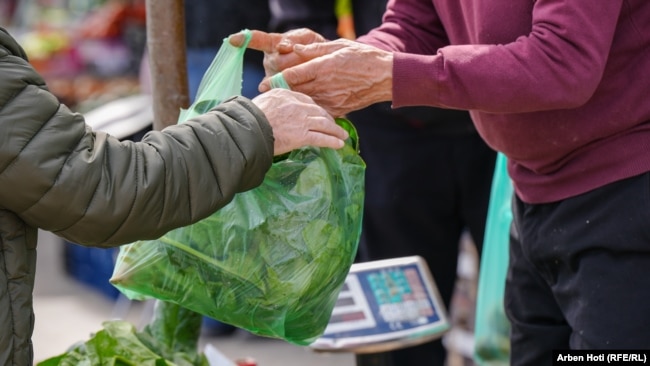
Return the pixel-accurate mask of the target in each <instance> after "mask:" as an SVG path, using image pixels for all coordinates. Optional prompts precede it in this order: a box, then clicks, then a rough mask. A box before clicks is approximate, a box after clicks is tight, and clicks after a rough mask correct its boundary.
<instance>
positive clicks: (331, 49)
mask: <svg viewBox="0 0 650 366" xmlns="http://www.w3.org/2000/svg"><path fill="white" fill-rule="evenodd" d="M230 42H231V44H233V45H236V46H241V45H242V44H243V42H244V35H243V34H241V33H240V34H235V35H232V36H230ZM248 48H251V49H256V50H260V51H263V52H264V53H265V55H264V68H265V70H266V75H267V77H266V78H264V80H262V82H261V83H260V86H259V90H260V92H265V91H267V90H269V89H270V80H269V79H270V76H272V75H274V74H275V73H277V72H282V75H283V77H284V79H285V81H286V82H287V84H288V85H289V87H290V88H291V90H295V91H299V92H301V93H304V94H307V95H309V96H311V97H312V98H313V99H314V101H315V102H316V103H317V104H319V105H320V106H322V107H323V108H325V109H326V110H327V111H328V113H330V114H331V115H333V116H343V115H345V114H347V113H349V112H351V111H354V110H358V109H361V108H364V107H367V106H369V105H371V104H374V103H378V102H385V101H390V100H392V98H393V94H392V87H393V54H392V53H391V52H387V51H383V50H380V49H378V48H375V47H373V46H369V45H364V44H362V43H359V42H355V41H351V40H347V39H338V40H335V41H326V40H325V39H324V38H323V37H322V36H320V35H319V34H317V33H315V32H313V31H311V30H309V29H305V28H302V29H296V30H294V31H289V32H286V33H282V34H280V33H265V32H261V31H252V35H251V39H250V42H249V44H248Z"/></svg>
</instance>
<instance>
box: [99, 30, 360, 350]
mask: <svg viewBox="0 0 650 366" xmlns="http://www.w3.org/2000/svg"><path fill="white" fill-rule="evenodd" d="M249 37H250V36H249ZM244 49H245V46H242V47H241V48H237V47H234V46H232V45H230V44H229V43H228V42H227V40H224V43H223V45H222V46H221V48H220V49H219V51H218V53H217V55H216V56H215V59H214V61H213V63H212V65H211V66H210V68H209V69H208V71H207V72H206V74H205V76H204V78H203V80H202V82H201V85H200V87H199V92H198V94H197V99H196V101H195V102H194V104H193V105H192V106H191V107H190V108H189V110H187V111H183V112H182V113H181V117H180V118H179V120H181V121H184V120H186V119H187V118H190V117H191V116H193V115H195V114H197V113H202V112H203V111H207V110H209V109H210V108H211V107H212V106H215V105H216V104H218V103H219V102H220V100H223V99H226V98H228V97H231V96H233V95H236V94H239V93H240V91H241V77H242V66H241V65H242V62H243V52H244ZM224 90H227V91H228V93H224ZM215 95H221V99H219V98H218V99H215ZM337 123H338V124H339V125H341V126H342V127H344V128H345V129H346V130H347V131H348V132H349V134H350V138H349V139H348V141H346V144H345V146H344V147H343V148H341V149H339V150H333V149H328V148H317V147H305V148H301V149H296V150H294V151H291V152H289V153H287V154H285V155H283V156H281V157H276V158H275V160H274V162H273V164H272V166H271V168H270V170H269V171H268V173H267V174H266V176H265V179H264V181H263V183H262V184H261V185H260V186H259V187H257V188H255V189H252V190H250V191H247V192H243V193H240V194H237V195H236V196H235V197H234V199H233V200H232V201H231V202H230V203H229V204H228V205H226V206H224V207H223V208H222V209H220V210H218V211H217V212H215V213H214V214H212V215H211V216H209V217H207V218H205V219H203V220H201V221H199V222H197V223H195V224H193V225H189V226H186V227H182V228H178V229H175V230H172V231H170V232H168V233H167V234H165V235H164V236H163V237H161V238H159V239H157V240H149V241H138V242H135V243H132V244H129V245H126V246H123V247H122V248H121V249H120V252H119V255H118V258H117V261H116V265H115V269H114V272H113V276H112V278H111V279H110V281H111V283H112V284H113V285H114V286H116V287H117V288H118V289H119V290H120V291H121V292H122V293H124V294H125V295H126V296H127V297H129V298H131V299H145V298H156V299H159V300H162V301H168V302H172V303H176V304H178V305H181V306H183V307H186V308H187V309H189V310H193V311H195V312H197V313H200V314H203V315H206V316H209V317H212V318H214V319H217V320H219V321H221V322H224V323H228V324H231V325H234V326H237V327H240V328H242V329H245V330H248V331H250V332H251V333H254V334H258V335H261V336H266V337H272V338H279V339H283V340H286V341H288V342H291V343H294V344H298V345H307V344H310V343H312V342H313V341H314V340H316V339H317V338H318V337H320V336H321V335H322V334H323V332H324V331H325V328H326V326H327V324H328V322H329V319H330V316H331V312H332V310H333V308H334V305H335V302H336V300H337V297H338V293H339V291H340V289H341V288H342V286H343V283H344V281H345V278H346V276H347V273H348V271H349V269H350V266H351V265H352V263H353V261H354V258H355V255H356V252H357V246H358V243H359V237H360V233H361V219H362V212H363V203H364V174H365V163H364V161H363V160H362V159H361V157H360V156H359V147H358V136H357V133H356V130H355V128H354V126H353V125H352V124H351V123H350V122H349V121H347V120H345V119H337ZM215 189H217V188H216V187H215Z"/></svg>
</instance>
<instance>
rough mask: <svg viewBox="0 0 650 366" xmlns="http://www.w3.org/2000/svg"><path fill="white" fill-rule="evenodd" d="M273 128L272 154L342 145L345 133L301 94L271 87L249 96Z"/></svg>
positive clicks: (330, 117) (335, 147) (339, 146)
mask: <svg viewBox="0 0 650 366" xmlns="http://www.w3.org/2000/svg"><path fill="white" fill-rule="evenodd" d="M253 102H254V103H255V105H257V106H258V107H259V108H260V109H261V110H262V111H263V112H264V114H265V115H266V118H267V119H268V120H269V123H270V124H271V128H272V129H273V137H274V138H275V142H274V151H273V153H274V155H281V154H284V153H286V152H289V151H291V150H294V149H297V148H301V147H304V146H318V147H329V148H333V149H339V148H342V147H343V145H344V144H345V140H346V139H347V138H348V133H347V131H345V130H344V129H343V128H341V127H340V126H338V125H337V124H336V123H335V122H334V118H332V116H331V115H329V114H328V113H327V112H326V111H325V110H324V109H323V108H321V107H319V106H318V105H317V104H315V103H314V101H313V100H312V99H311V98H310V97H308V96H307V95H304V94H302V93H298V92H294V91H291V90H287V89H272V90H270V91H268V92H266V93H263V94H260V95H258V96H256V97H255V98H253Z"/></svg>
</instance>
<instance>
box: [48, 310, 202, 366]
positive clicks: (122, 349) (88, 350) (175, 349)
mask: <svg viewBox="0 0 650 366" xmlns="http://www.w3.org/2000/svg"><path fill="white" fill-rule="evenodd" d="M156 305H157V306H156V311H155V314H154V318H153V320H152V322H151V323H150V324H149V325H147V326H146V327H145V329H144V330H143V331H141V332H138V331H136V329H135V327H134V326H133V325H132V324H130V323H128V322H126V321H122V320H113V321H106V322H104V323H103V324H102V325H103V326H104V328H103V329H102V330H100V331H98V332H97V333H95V334H94V335H92V336H91V338H90V339H89V340H88V341H86V342H83V343H78V344H76V345H74V346H73V347H71V349H70V350H68V351H67V352H65V353H64V354H62V355H59V356H56V357H52V358H49V359H47V360H45V361H42V362H40V363H38V366H91V365H92V366H94V365H110V366H122V365H123V366H131V365H132V366H149V365H150V366H208V361H207V359H206V358H205V356H204V355H202V354H199V353H198V351H197V349H198V339H199V331H200V327H201V315H199V314H196V313H193V312H190V311H188V310H186V309H183V308H182V307H180V306H178V305H176V304H171V303H163V302H157V304H156Z"/></svg>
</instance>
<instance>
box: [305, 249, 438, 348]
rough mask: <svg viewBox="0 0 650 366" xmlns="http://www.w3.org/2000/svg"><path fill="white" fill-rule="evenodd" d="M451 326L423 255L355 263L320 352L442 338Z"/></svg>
mask: <svg viewBox="0 0 650 366" xmlns="http://www.w3.org/2000/svg"><path fill="white" fill-rule="evenodd" d="M449 329H450V323H449V319H448V317H447V312H446V310H445V308H444V304H443V303H442V300H441V299H440V294H439V293H438V287H437V286H436V284H435V281H434V279H433V276H432V275H431V272H430V271H429V268H428V266H427V264H426V262H425V261H424V259H423V258H422V257H420V256H411V257H403V258H394V259H386V260H379V261H372V262H364V263H355V264H353V265H352V267H351V269H350V272H349V274H348V276H347V278H346V280H345V283H344V285H343V287H342V289H341V292H340V293H339V297H338V300H337V302H336V305H335V306H334V310H333V311H332V316H331V318H330V321H329V324H328V326H327V328H326V329H325V332H324V334H323V335H322V336H321V337H320V338H318V339H317V340H316V341H315V342H314V343H312V344H311V345H310V347H311V348H312V349H313V350H315V351H318V352H354V353H375V352H385V351H390V350H394V349H398V348H403V347H408V346H413V345H417V344H420V343H424V342H428V341H431V340H434V339H437V338H440V337H441V336H442V335H443V334H444V333H445V332H446V331H447V330H449Z"/></svg>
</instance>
